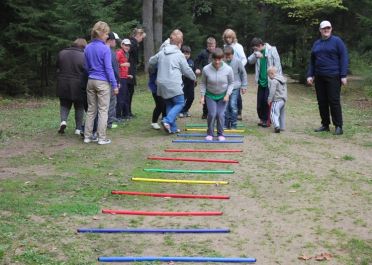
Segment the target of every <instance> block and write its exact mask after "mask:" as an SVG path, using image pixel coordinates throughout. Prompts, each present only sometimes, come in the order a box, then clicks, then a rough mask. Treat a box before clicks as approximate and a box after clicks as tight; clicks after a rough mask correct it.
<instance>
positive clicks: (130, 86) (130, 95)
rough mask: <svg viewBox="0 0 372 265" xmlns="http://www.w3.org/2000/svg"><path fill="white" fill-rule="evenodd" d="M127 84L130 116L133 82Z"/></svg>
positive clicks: (130, 113)
mask: <svg viewBox="0 0 372 265" xmlns="http://www.w3.org/2000/svg"><path fill="white" fill-rule="evenodd" d="M127 86H128V91H129V115H130V116H132V115H133V112H132V99H133V95H134V84H127Z"/></svg>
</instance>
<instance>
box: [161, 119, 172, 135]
mask: <svg viewBox="0 0 372 265" xmlns="http://www.w3.org/2000/svg"><path fill="white" fill-rule="evenodd" d="M161 125H162V126H163V129H164V131H165V132H167V133H172V131H171V128H170V125H169V123H166V122H164V121H162V122H161Z"/></svg>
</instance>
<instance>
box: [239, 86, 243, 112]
mask: <svg viewBox="0 0 372 265" xmlns="http://www.w3.org/2000/svg"><path fill="white" fill-rule="evenodd" d="M242 110H243V100H242V94H241V93H240V92H239V95H238V115H242Z"/></svg>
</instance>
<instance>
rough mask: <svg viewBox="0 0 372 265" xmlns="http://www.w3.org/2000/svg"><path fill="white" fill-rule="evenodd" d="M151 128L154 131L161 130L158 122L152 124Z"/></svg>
mask: <svg viewBox="0 0 372 265" xmlns="http://www.w3.org/2000/svg"><path fill="white" fill-rule="evenodd" d="M151 127H152V128H153V129H154V130H160V126H159V124H158V123H157V122H155V123H151Z"/></svg>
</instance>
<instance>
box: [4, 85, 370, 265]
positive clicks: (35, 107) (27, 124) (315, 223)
mask: <svg viewBox="0 0 372 265" xmlns="http://www.w3.org/2000/svg"><path fill="white" fill-rule="evenodd" d="M139 81H140V82H139V86H138V89H137V90H136V94H135V101H134V102H135V105H134V112H135V113H136V114H137V118H136V119H133V120H132V121H130V122H129V123H127V124H124V125H123V124H121V125H119V128H118V129H116V130H111V131H109V135H110V137H112V139H113V143H114V144H112V145H109V146H104V147H102V146H97V145H93V144H92V145H83V144H82V143H81V140H80V139H78V138H77V137H76V136H75V135H73V129H74V128H73V126H72V124H73V115H74V113H73V112H72V113H71V114H70V120H69V121H68V124H69V127H68V128H67V133H66V135H63V136H59V135H57V134H56V130H57V128H58V124H59V122H58V108H57V107H56V106H58V101H57V100H55V99H7V98H5V99H4V98H3V99H1V101H0V111H1V120H0V152H1V153H0V155H1V159H0V215H1V218H0V264H15V263H18V264H48V265H50V264H52V265H53V264H67V265H69V264H96V258H97V257H98V256H99V255H103V256H105V255H106V256H108V255H122V254H128V255H134V256H135V255H158V256H161V255H165V256H166V255H168V256H171V255H175V256H181V255H191V256H197V255H200V256H246V255H248V254H250V255H248V256H256V257H257V258H258V260H263V262H264V263H265V264H274V263H286V264H298V263H297V262H298V261H297V259H296V257H297V256H298V255H299V254H301V253H302V252H308V251H309V252H312V253H310V254H315V253H313V252H315V251H318V250H319V249H324V250H328V251H330V252H333V253H335V254H336V256H337V257H338V258H337V262H338V263H337V264H344V265H349V264H358V265H359V264H369V263H371V253H372V252H371V241H370V240H369V239H368V238H367V239H366V234H367V233H368V232H370V230H369V229H370V226H371V223H370V218H369V217H370V214H369V213H368V212H369V211H368V209H369V205H370V203H371V201H372V198H371V193H370V191H371V185H372V179H371V178H370V177H369V176H370V172H371V166H370V162H369V160H368V154H369V153H370V150H371V149H370V148H371V146H372V145H371V143H372V139H371V136H370V135H371V128H370V127H369V126H370V124H369V123H368V121H369V120H371V117H372V110H371V109H369V108H367V109H360V108H358V107H356V106H355V105H354V104H353V100H354V99H355V98H359V97H360V95H359V94H356V93H357V91H356V89H353V88H350V89H349V90H348V91H346V92H345V93H346V94H344V101H345V107H344V114H345V135H343V136H341V137H339V138H335V137H334V136H333V135H332V134H329V133H324V134H316V133H314V132H313V131H312V128H313V127H314V124H315V122H314V121H317V120H318V116H317V115H318V114H317V113H316V111H317V106H316V100H315V98H314V95H313V91H312V90H311V89H309V88H304V87H302V86H299V85H296V84H290V87H289V90H290V91H289V96H290V99H289V104H288V109H287V111H288V124H289V129H288V132H284V133H281V134H280V135H274V134H272V132H271V130H270V129H267V130H266V129H262V128H258V127H257V126H256V124H255V123H256V120H255V113H254V107H253V104H252V103H247V104H246V106H247V109H248V110H247V113H244V117H245V118H246V119H247V120H245V121H244V122H243V123H244V125H245V127H246V132H245V133H244V135H245V136H246V137H245V144H244V145H242V146H241V147H242V148H243V149H244V153H243V154H232V155H220V154H217V155H215V156H216V158H225V157H226V158H228V156H231V157H232V159H235V158H238V160H239V161H240V162H241V163H240V164H239V165H234V166H229V165H219V164H205V165H204V164H190V163H184V162H161V161H150V160H147V159H146V157H147V156H148V155H160V154H161V153H162V151H163V149H164V148H167V147H171V146H172V145H171V144H170V143H169V139H167V138H166V137H165V136H164V134H163V133H162V132H155V131H153V130H152V129H149V117H150V116H151V111H152V109H151V107H148V106H152V105H153V103H152V98H151V95H150V93H149V92H147V91H146V88H145V79H140V80H139ZM358 93H359V92H358ZM253 98H254V92H253V89H252V91H250V94H249V95H248V99H249V100H247V101H252V102H253V101H254V100H253ZM199 108H200V107H199V106H195V110H196V111H194V112H195V115H194V116H195V117H196V116H198V118H199V115H196V114H199V112H198V110H199ZM198 118H194V120H192V122H193V123H200V120H199V119H198ZM185 122H186V121H185V120H180V121H179V123H180V124H181V125H183V126H184V124H185ZM201 147H207V148H210V146H201ZM336 147H337V148H336ZM340 150H341V151H340ZM168 155H169V154H167V156H168ZM173 155H174V156H176V155H175V154H172V156H173ZM188 155H189V156H198V157H203V158H208V157H211V155H210V154H197V155H195V154H188ZM164 156H165V155H164ZM169 156H171V155H169ZM179 156H181V155H179ZM182 156H186V155H184V154H183V155H182ZM336 157H338V159H336ZM145 167H146V168H150V167H151V168H160V167H161V168H185V169H217V168H220V169H234V170H236V173H235V174H231V175H218V174H210V175H209V174H205V175H196V174H191V175H190V174H171V175H169V174H161V173H156V174H153V173H148V172H144V171H143V168H145ZM131 176H141V177H156V178H158V177H159V178H190V179H210V180H212V179H226V180H229V181H230V185H227V186H224V185H221V186H213V185H207V186H198V185H182V184H167V185H165V184H155V183H154V184H147V183H141V182H131V181H130V177H131ZM111 190H130V191H145V192H172V193H195V194H198V193H200V194H226V195H231V200H229V201H204V200H176V199H164V198H150V197H138V196H119V195H115V196H114V195H111V194H110V192H111ZM103 208H111V209H133V210H140V209H142V210H167V211H176V210H184V211H190V210H200V211H206V210H211V209H212V210H222V211H223V212H224V215H223V216H222V217H218V218H191V217H187V218H184V219H183V218H165V217H153V218H152V217H141V216H115V215H102V214H101V213H100V212H101V209H103ZM343 224H347V226H348V229H340V226H341V225H343ZM78 227H101V228H104V227H133V228H136V227H174V228H200V227H210V228H214V227H228V228H230V229H231V230H232V233H231V234H230V235H213V236H209V235H203V236H190V235H189V236H182V235H181V236H178V235H177V236H176V235H156V236H143V235H80V234H76V232H75V231H76V228H78ZM314 235H315V236H314ZM304 254H306V253H304ZM77 261H78V263H77ZM141 264H143V263H141ZM147 264H158V263H147Z"/></svg>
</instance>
